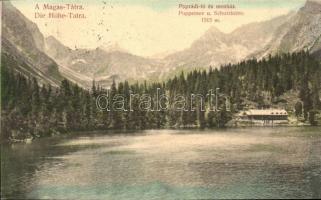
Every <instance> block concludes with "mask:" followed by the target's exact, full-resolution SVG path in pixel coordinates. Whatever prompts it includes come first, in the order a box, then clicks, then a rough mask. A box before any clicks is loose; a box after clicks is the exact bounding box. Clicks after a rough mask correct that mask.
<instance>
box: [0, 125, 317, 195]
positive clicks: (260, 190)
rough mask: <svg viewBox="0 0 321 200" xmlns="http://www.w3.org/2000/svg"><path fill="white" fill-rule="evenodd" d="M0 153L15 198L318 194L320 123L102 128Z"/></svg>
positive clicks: (5, 186)
mask: <svg viewBox="0 0 321 200" xmlns="http://www.w3.org/2000/svg"><path fill="white" fill-rule="evenodd" d="M1 152H2V157H1V159H2V170H3V171H2V173H1V179H2V183H4V184H1V185H2V186H1V190H2V192H3V194H4V195H5V196H6V197H9V198H14V199H16V198H41V199H44V198H48V199H51V198H55V199H79V198H83V199H177V198H178V199H200V198H203V199H204V198H250V197H252V198H276V197H278V198H282V197H284V198H303V197H308V198H309V197H310V198H312V197H313V198H316V197H319V198H320V197H321V194H320V188H321V164H320V163H321V154H320V152H321V133H320V131H319V129H318V128H260V129H257V128H255V129H254V128H253V129H252V128H251V129H250V128H247V129H231V130H220V131H212V130H211V131H195V130H182V131H177V130H160V131H157V130H154V131H144V132H140V133H136V134H120V135H104V134H103V133H102V134H95V135H92V136H90V137H88V136H86V137H84V136H78V137H73V138H63V139H61V138H60V139H46V140H41V141H38V142H36V143H32V144H28V145H23V144H19V145H13V146H2V151H1Z"/></svg>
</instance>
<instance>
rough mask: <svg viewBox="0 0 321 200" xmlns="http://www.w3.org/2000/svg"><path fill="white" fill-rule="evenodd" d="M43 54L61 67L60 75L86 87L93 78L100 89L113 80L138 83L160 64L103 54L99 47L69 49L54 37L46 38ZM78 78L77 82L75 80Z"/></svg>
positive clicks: (117, 53) (121, 54) (115, 53)
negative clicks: (136, 81) (44, 52)
mask: <svg viewBox="0 0 321 200" xmlns="http://www.w3.org/2000/svg"><path fill="white" fill-rule="evenodd" d="M45 46H46V48H45V50H46V53H47V54H48V55H49V56H50V57H52V58H53V59H55V60H56V62H57V63H58V64H59V65H60V66H61V68H60V69H61V72H62V73H63V74H64V76H66V77H68V78H69V79H71V80H73V81H76V82H79V79H82V80H84V81H83V82H82V85H85V87H90V84H91V82H92V80H93V79H95V80H96V81H97V82H98V83H99V84H100V85H102V86H109V85H110V83H111V82H112V80H113V79H116V80H142V79H147V78H149V77H151V76H153V75H154V74H156V73H157V70H158V69H160V66H161V64H160V63H159V62H157V61H156V60H152V59H147V58H143V57H139V56H135V55H132V54H130V53H127V52H122V51H118V50H111V51H106V50H104V49H102V48H96V49H92V50H88V49H76V50H72V49H70V48H68V47H66V46H64V45H63V44H61V43H60V42H59V41H58V40H57V39H56V38H54V37H48V38H46V45H45ZM77 79H78V80H77Z"/></svg>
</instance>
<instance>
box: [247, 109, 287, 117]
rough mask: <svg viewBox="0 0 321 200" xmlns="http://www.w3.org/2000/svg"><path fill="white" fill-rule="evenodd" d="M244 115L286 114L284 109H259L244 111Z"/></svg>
mask: <svg viewBox="0 0 321 200" xmlns="http://www.w3.org/2000/svg"><path fill="white" fill-rule="evenodd" d="M245 115H279V116H280V115H288V112H286V110H284V109H268V110H259V109H250V110H248V111H245Z"/></svg>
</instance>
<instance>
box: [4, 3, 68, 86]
mask: <svg viewBox="0 0 321 200" xmlns="http://www.w3.org/2000/svg"><path fill="white" fill-rule="evenodd" d="M1 46H2V52H1V56H2V59H3V60H4V61H5V62H7V63H10V64H11V66H9V67H12V68H14V69H15V70H16V71H19V72H20V73H22V74H24V75H27V76H34V77H36V78H38V80H39V82H40V83H42V84H44V83H50V84H52V85H54V86H57V85H59V84H60V81H61V80H62V79H63V77H62V76H61V74H60V73H59V71H58V66H57V64H56V63H55V61H54V60H53V59H51V58H50V57H48V56H47V55H46V54H45V53H44V52H43V51H42V50H43V49H44V38H43V35H42V34H41V32H40V31H39V29H38V27H37V25H36V24H34V23H32V22H31V21H29V20H28V19H27V18H25V17H24V16H23V15H22V14H21V13H20V11H19V10H17V9H16V8H15V7H14V6H12V5H11V3H10V2H9V1H5V2H2V36H1Z"/></svg>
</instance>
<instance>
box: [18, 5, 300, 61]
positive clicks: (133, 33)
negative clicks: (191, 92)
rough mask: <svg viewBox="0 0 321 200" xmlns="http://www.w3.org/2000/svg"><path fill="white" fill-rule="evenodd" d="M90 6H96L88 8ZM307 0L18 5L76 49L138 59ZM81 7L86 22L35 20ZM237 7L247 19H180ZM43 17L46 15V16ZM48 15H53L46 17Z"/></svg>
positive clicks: (47, 31) (293, 7)
mask: <svg viewBox="0 0 321 200" xmlns="http://www.w3.org/2000/svg"><path fill="white" fill-rule="evenodd" d="M88 2H90V3H88ZM304 2H305V0H103V1H97V0H90V1H84V0H83V1H79V0H76V1H72V0H68V1H67V0H64V1H62V0H51V1H50V0H47V1H40V0H26V1H13V2H12V3H13V4H14V5H15V6H16V7H17V8H18V9H19V10H20V11H21V12H22V13H23V14H24V15H26V16H27V17H28V18H29V19H30V20H32V21H33V22H35V23H36V24H37V25H38V26H39V28H40V31H41V32H42V33H43V34H44V35H45V36H49V35H53V36H54V37H56V38H57V39H58V40H60V41H61V42H62V43H64V44H65V45H67V46H69V47H71V48H75V46H76V47H77V48H96V47H98V46H104V47H108V46H119V47H121V48H122V49H125V50H127V51H129V52H131V53H133V54H136V55H141V56H154V55H161V54H163V53H168V52H173V51H177V50H182V49H184V48H187V47H189V46H190V45H191V43H192V42H193V41H194V40H196V39H197V38H199V37H200V36H201V35H202V34H204V32H205V31H206V30H207V29H209V28H210V27H211V26H216V27H217V28H218V29H220V30H221V31H223V32H230V31H232V30H234V29H235V28H237V27H239V26H241V25H243V24H247V23H250V22H256V21H263V20H267V19H271V18H273V17H275V16H278V15H282V14H286V13H288V12H289V11H291V10H297V9H298V8H300V7H301V6H302V5H303V4H304ZM37 3H38V5H39V6H40V10H39V11H42V5H43V3H50V4H52V5H58V4H66V3H78V4H82V5H83V6H84V10H83V11H81V12H82V13H85V15H86V16H87V18H86V19H64V20H61V19H48V18H45V19H35V17H34V15H35V12H37V11H38V10H36V9H35V7H36V4H37ZM195 3H197V4H200V3H203V4H206V5H208V4H214V5H216V4H234V5H235V6H236V10H238V11H242V12H244V15H242V16H227V17H215V18H218V19H220V22H216V23H202V22H201V17H195V16H193V17H192V16H190V17H188V16H179V15H178V5H179V4H195ZM42 12H43V11H42ZM45 13H48V11H45Z"/></svg>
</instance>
